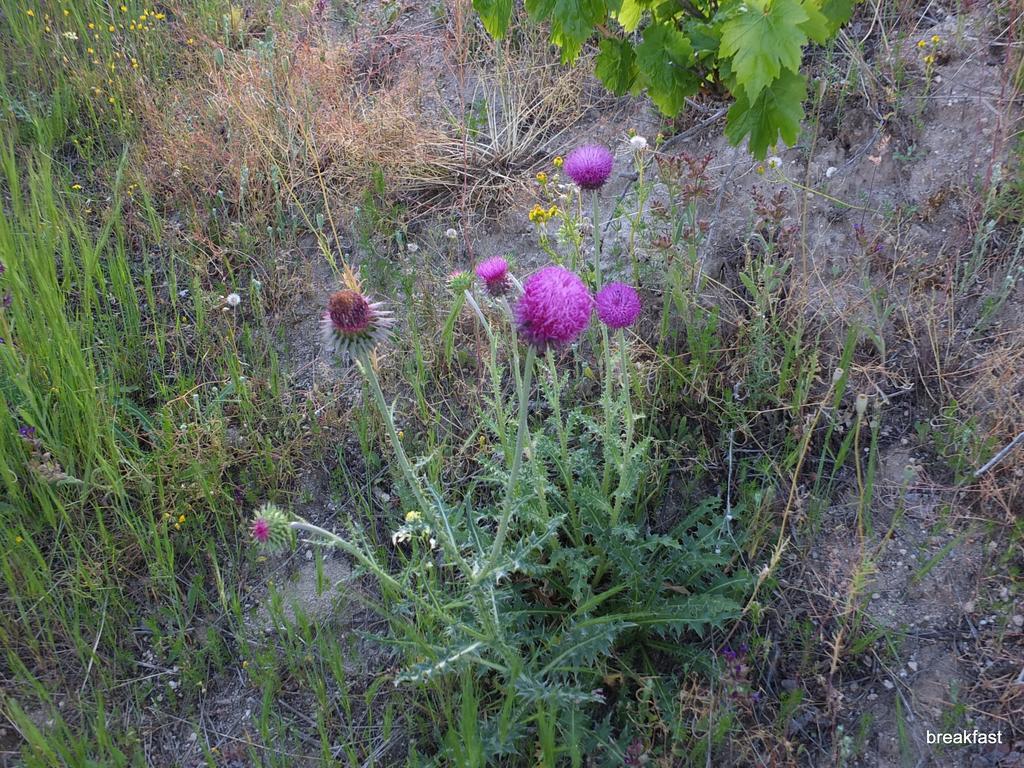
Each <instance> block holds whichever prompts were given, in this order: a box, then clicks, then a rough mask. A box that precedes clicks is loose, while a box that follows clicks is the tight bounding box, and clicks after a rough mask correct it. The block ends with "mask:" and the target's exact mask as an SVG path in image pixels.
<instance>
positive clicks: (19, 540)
mask: <svg viewBox="0 0 1024 768" xmlns="http://www.w3.org/2000/svg"><path fill="white" fill-rule="evenodd" d="M23 541H24V539H23V538H21V536H15V537H14V543H15V544H21V542H23Z"/></svg>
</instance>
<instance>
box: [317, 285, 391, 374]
mask: <svg viewBox="0 0 1024 768" xmlns="http://www.w3.org/2000/svg"><path fill="white" fill-rule="evenodd" d="M393 323H394V319H393V318H392V317H391V313H390V312H389V311H387V310H385V309H384V307H383V305H382V304H380V303H378V302H372V301H370V300H369V299H368V298H366V296H364V295H363V294H362V293H360V292H359V291H354V290H352V289H349V288H346V289H344V290H341V291H336V292H334V293H332V294H331V298H330V300H329V301H328V302H327V311H326V312H324V315H323V317H322V318H321V320H320V334H321V338H322V339H323V342H324V346H325V347H326V349H327V350H328V351H329V352H333V353H334V354H335V355H338V356H339V357H340V358H342V359H345V358H347V357H349V356H358V355H359V354H362V353H365V352H369V351H370V350H372V349H373V348H374V347H375V346H376V345H377V344H379V343H380V342H381V341H383V340H384V338H385V337H386V336H387V335H388V333H389V332H390V330H391V325H392V324H393Z"/></svg>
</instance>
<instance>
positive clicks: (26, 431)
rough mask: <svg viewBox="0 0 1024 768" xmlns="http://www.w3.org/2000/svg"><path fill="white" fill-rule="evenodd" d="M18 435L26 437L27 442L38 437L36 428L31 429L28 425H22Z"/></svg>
mask: <svg viewBox="0 0 1024 768" xmlns="http://www.w3.org/2000/svg"><path fill="white" fill-rule="evenodd" d="M18 434H19V435H21V436H22V437H24V438H25V439H26V440H31V439H32V438H33V437H35V436H36V428H35V427H30V426H29V425H28V424H22V425H21V426H20V427H18Z"/></svg>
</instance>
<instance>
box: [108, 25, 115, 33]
mask: <svg viewBox="0 0 1024 768" xmlns="http://www.w3.org/2000/svg"><path fill="white" fill-rule="evenodd" d="M113 31H114V25H113V24H108V25H107V32H113Z"/></svg>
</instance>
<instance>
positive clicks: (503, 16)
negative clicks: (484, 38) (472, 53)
mask: <svg viewBox="0 0 1024 768" xmlns="http://www.w3.org/2000/svg"><path fill="white" fill-rule="evenodd" d="M473 8H475V9H476V12H477V13H478V14H480V21H482V22H483V24H484V29H486V30H487V34H489V35H490V36H491V37H493V38H494V39H495V40H501V38H503V37H504V36H505V33H506V32H507V31H508V21H509V19H510V18H511V16H512V0H473Z"/></svg>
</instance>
